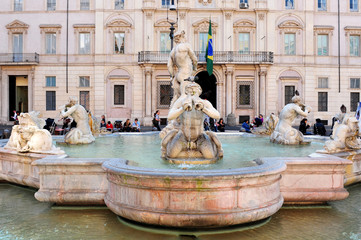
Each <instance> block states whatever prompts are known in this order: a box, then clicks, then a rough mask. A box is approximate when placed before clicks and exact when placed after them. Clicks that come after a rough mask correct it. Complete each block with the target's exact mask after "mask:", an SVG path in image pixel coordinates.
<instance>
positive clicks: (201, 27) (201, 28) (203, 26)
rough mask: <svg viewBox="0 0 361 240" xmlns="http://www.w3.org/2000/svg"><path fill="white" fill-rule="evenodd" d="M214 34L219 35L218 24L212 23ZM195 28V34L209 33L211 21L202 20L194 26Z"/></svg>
mask: <svg viewBox="0 0 361 240" xmlns="http://www.w3.org/2000/svg"><path fill="white" fill-rule="evenodd" d="M211 24H212V33H213V34H216V33H217V27H218V24H217V23H215V22H213V21H212V23H211ZM192 26H193V28H194V32H195V33H199V32H208V29H209V19H202V20H200V21H198V22H195V23H193V24H192Z"/></svg>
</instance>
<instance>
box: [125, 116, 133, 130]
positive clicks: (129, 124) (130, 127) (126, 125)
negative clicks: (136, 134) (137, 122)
mask: <svg viewBox="0 0 361 240" xmlns="http://www.w3.org/2000/svg"><path fill="white" fill-rule="evenodd" d="M131 130H132V124H131V123H130V120H129V118H128V119H127V120H126V121H125V123H124V126H123V132H130V131H131Z"/></svg>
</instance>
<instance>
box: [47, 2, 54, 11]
mask: <svg viewBox="0 0 361 240" xmlns="http://www.w3.org/2000/svg"><path fill="white" fill-rule="evenodd" d="M46 5H47V10H48V11H55V9H56V0H47V4H46Z"/></svg>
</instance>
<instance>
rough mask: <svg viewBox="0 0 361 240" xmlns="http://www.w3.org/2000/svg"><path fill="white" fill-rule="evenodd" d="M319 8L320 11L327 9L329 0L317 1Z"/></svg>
mask: <svg viewBox="0 0 361 240" xmlns="http://www.w3.org/2000/svg"><path fill="white" fill-rule="evenodd" d="M317 9H318V11H326V10H327V0H318V1H317Z"/></svg>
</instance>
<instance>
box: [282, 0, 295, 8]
mask: <svg viewBox="0 0 361 240" xmlns="http://www.w3.org/2000/svg"><path fill="white" fill-rule="evenodd" d="M288 1H289V2H291V3H292V6H288V5H287V2H288ZM284 6H285V9H286V10H293V9H295V0H285V5H284Z"/></svg>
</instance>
